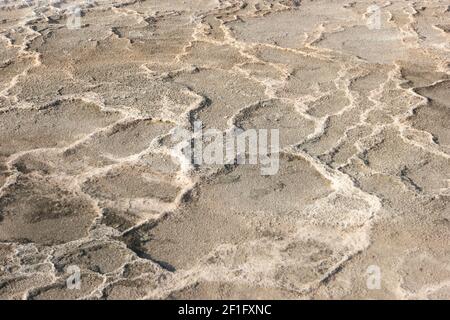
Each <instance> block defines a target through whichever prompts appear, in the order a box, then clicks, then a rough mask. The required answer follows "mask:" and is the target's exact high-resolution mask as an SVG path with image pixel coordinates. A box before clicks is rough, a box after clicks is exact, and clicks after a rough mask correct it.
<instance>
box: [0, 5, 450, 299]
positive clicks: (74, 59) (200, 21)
mask: <svg viewBox="0 0 450 320" xmlns="http://www.w3.org/2000/svg"><path fill="white" fill-rule="evenodd" d="M449 30H450V7H449V3H448V1H445V0H434V1H425V0H419V1H414V2H410V1H398V0H393V1H389V2H386V1H375V2H374V1H365V0H364V1H350V0H346V1H344V0H336V1H327V0H317V1H300V0H299V1H291V0H207V1H204V0H202V1H200V0H195V1H181V0H180V1H179V0H170V1H156V0H142V1H133V0H129V1H128V0H99V1H82V0H77V1H64V0H61V1H48V2H45V1H21V0H10V1H7V2H0V71H1V72H0V261H1V264H0V298H7V299H55V298H67V299H123V298H125V299H164V298H175V299H177V298H188V299H190V298H238V299H240V298H266V299H278V298H292V299H299V298H332V299H338V298H400V299H413V298H432V299H433V298H450V255H449V252H448V243H450V222H449V221H450V209H449V196H450V189H449V188H450V134H449V123H450V111H449V108H450V70H449V66H450V46H449V44H450V35H449ZM196 121H201V123H202V124H203V126H204V129H209V128H210V129H218V130H222V131H223V132H228V131H230V130H234V129H236V128H239V129H244V130H245V129H278V130H279V132H280V151H279V161H280V168H279V171H278V172H277V174H275V175H271V176H263V175H261V174H260V168H259V166H258V165H256V166H251V165H238V164H229V165H211V166H208V165H203V166H192V165H189V163H186V159H183V158H182V157H180V154H179V153H177V152H175V151H176V150H175V147H174V142H173V141H172V140H171V136H172V135H173V133H174V130H177V128H178V129H179V128H183V129H187V130H190V129H192V128H193V126H194V122H196ZM174 150H175V151H174ZM374 266H375V267H376V268H377V270H379V271H381V284H380V286H379V287H378V288H376V289H375V290H373V288H370V287H368V286H367V277H368V275H367V270H371V269H370V268H369V267H374ZM73 267H75V268H76V270H78V271H79V272H80V280H81V285H80V287H79V288H76V289H73V288H72V289H70V288H68V285H67V281H66V280H67V278H68V276H69V275H70V270H74V269H73Z"/></svg>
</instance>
